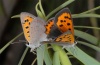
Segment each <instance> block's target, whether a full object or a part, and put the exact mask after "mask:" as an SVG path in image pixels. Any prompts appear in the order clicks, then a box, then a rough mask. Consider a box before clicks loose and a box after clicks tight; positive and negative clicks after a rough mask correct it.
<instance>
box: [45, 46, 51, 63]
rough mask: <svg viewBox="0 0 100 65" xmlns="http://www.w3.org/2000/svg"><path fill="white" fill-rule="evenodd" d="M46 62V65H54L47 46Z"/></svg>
mask: <svg viewBox="0 0 100 65" xmlns="http://www.w3.org/2000/svg"><path fill="white" fill-rule="evenodd" d="M44 61H45V64H46V65H52V60H51V58H50V55H49V52H48V49H47V45H45V52H44Z"/></svg>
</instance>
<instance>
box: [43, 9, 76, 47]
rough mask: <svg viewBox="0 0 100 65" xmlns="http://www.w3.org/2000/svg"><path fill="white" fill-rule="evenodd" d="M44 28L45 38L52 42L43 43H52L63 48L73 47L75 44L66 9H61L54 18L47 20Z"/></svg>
mask: <svg viewBox="0 0 100 65" xmlns="http://www.w3.org/2000/svg"><path fill="white" fill-rule="evenodd" d="M45 28H46V31H45V33H46V34H47V35H48V36H47V38H51V39H52V40H50V41H43V43H46V42H47V43H50V44H52V43H54V44H58V45H61V46H63V47H66V46H74V45H75V44H76V42H75V38H74V28H73V20H72V16H71V13H70V11H69V9H68V8H64V9H62V10H61V11H59V12H58V13H57V14H56V15H55V17H53V18H51V19H49V20H48V22H47V24H46V25H45Z"/></svg>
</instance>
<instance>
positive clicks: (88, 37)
mask: <svg viewBox="0 0 100 65" xmlns="http://www.w3.org/2000/svg"><path fill="white" fill-rule="evenodd" d="M75 35H76V36H78V37H80V38H82V39H85V40H87V41H88V42H90V43H92V44H95V45H96V44H97V43H100V42H98V41H99V40H98V39H97V38H96V37H94V36H92V35H90V34H88V33H86V32H82V31H79V30H75Z"/></svg>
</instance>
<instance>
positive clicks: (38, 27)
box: [20, 12, 47, 51]
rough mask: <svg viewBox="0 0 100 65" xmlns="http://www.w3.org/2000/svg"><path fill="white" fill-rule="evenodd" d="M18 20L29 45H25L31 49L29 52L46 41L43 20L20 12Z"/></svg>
mask: <svg viewBox="0 0 100 65" xmlns="http://www.w3.org/2000/svg"><path fill="white" fill-rule="evenodd" d="M20 19H21V24H22V28H23V32H24V36H25V39H26V40H27V41H28V43H29V44H26V45H27V46H28V47H30V48H31V51H33V50H34V49H36V48H38V47H39V46H40V45H41V44H40V42H41V41H47V38H46V37H47V35H46V34H45V33H44V32H45V30H46V29H45V27H44V25H45V24H46V23H45V21H44V20H42V19H41V18H39V17H35V16H34V15H32V14H30V13H27V12H22V13H21V14H20Z"/></svg>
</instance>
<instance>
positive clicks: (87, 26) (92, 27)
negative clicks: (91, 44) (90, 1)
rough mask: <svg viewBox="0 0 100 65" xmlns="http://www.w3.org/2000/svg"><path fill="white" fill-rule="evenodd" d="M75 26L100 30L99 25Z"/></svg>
mask: <svg viewBox="0 0 100 65" xmlns="http://www.w3.org/2000/svg"><path fill="white" fill-rule="evenodd" d="M74 27H75V28H89V29H97V30H100V28H99V27H90V26H74Z"/></svg>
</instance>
